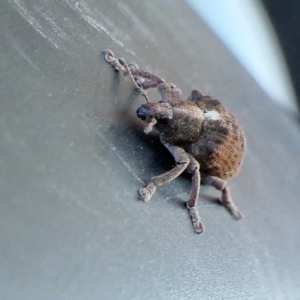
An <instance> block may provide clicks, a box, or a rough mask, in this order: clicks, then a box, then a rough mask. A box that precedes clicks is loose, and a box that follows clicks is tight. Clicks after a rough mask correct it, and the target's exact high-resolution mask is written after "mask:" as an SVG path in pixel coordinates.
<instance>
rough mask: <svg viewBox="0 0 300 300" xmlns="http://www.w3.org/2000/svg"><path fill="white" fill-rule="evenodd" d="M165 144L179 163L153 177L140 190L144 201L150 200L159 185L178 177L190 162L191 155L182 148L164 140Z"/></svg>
mask: <svg viewBox="0 0 300 300" xmlns="http://www.w3.org/2000/svg"><path fill="white" fill-rule="evenodd" d="M163 144H164V146H165V147H166V148H167V149H168V150H169V151H170V153H171V154H172V155H173V157H174V159H175V161H176V164H177V165H176V167H174V168H173V169H172V170H170V171H168V172H166V173H164V174H162V175H159V176H155V177H153V178H152V182H151V183H149V184H148V185H147V186H146V187H144V188H141V189H140V190H139V195H140V198H141V199H142V200H143V201H144V202H149V201H150V199H151V197H152V196H153V194H154V193H155V191H156V187H157V186H159V185H162V184H164V183H167V182H170V181H172V180H173V179H175V178H176V177H178V176H179V175H180V174H181V173H182V172H183V171H184V170H185V169H186V168H187V166H188V164H189V162H190V158H189V155H188V154H187V153H186V152H185V151H184V150H183V149H182V148H180V147H178V146H174V145H172V144H169V143H164V142H163Z"/></svg>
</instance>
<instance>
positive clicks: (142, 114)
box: [136, 106, 149, 121]
mask: <svg viewBox="0 0 300 300" xmlns="http://www.w3.org/2000/svg"><path fill="white" fill-rule="evenodd" d="M136 114H137V116H138V117H139V118H140V119H141V120H143V121H145V120H146V119H147V118H148V116H149V109H148V108H147V107H145V106H141V107H140V108H139V109H138V110H137V111H136Z"/></svg>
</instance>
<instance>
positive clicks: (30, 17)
mask: <svg viewBox="0 0 300 300" xmlns="http://www.w3.org/2000/svg"><path fill="white" fill-rule="evenodd" d="M10 2H11V3H12V4H13V5H14V7H15V9H16V10H17V11H18V12H19V13H20V14H21V15H22V16H23V18H24V19H25V20H26V21H27V22H28V23H29V24H30V25H31V26H32V27H33V28H34V29H35V30H36V31H37V32H38V33H39V34H40V35H41V36H43V37H44V38H45V39H46V40H47V41H49V42H50V43H51V44H52V45H53V46H54V47H55V48H56V49H58V50H61V47H60V46H59V45H58V43H57V42H56V41H55V39H54V38H53V37H52V36H49V35H47V34H46V33H45V32H44V30H43V27H42V25H41V24H40V22H39V21H38V20H37V18H36V17H35V16H34V12H31V11H30V10H28V9H27V7H26V6H25V5H24V3H22V1H19V0H14V1H10Z"/></svg>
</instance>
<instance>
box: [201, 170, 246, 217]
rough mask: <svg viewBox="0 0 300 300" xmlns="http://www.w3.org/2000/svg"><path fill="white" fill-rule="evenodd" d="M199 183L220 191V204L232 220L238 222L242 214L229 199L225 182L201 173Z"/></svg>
mask: <svg viewBox="0 0 300 300" xmlns="http://www.w3.org/2000/svg"><path fill="white" fill-rule="evenodd" d="M201 183H202V184H204V185H210V186H213V187H214V188H215V189H217V190H219V191H221V193H222V196H221V202H222V204H223V205H224V206H225V208H226V209H227V210H228V211H229V213H230V214H231V215H232V217H233V218H234V219H236V220H239V219H241V218H242V214H241V213H240V212H239V209H238V208H237V206H236V205H235V203H234V202H233V200H232V198H231V195H230V191H229V188H228V186H227V182H226V181H225V180H223V179H221V178H218V177H216V176H211V175H207V174H203V173H202V174H201Z"/></svg>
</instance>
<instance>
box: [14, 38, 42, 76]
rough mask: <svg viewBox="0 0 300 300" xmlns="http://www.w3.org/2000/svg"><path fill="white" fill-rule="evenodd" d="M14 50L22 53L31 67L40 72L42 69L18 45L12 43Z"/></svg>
mask: <svg viewBox="0 0 300 300" xmlns="http://www.w3.org/2000/svg"><path fill="white" fill-rule="evenodd" d="M12 46H13V48H14V49H15V50H16V51H17V52H19V53H20V55H21V56H22V57H23V58H24V59H25V60H26V61H27V62H28V63H29V65H30V66H31V67H33V68H34V69H35V70H37V71H40V69H39V68H38V67H37V66H36V65H35V64H34V63H33V62H32V60H31V59H30V58H29V57H28V56H27V55H26V54H25V53H24V52H23V51H22V50H21V49H20V47H19V46H18V45H16V44H15V43H12Z"/></svg>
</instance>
